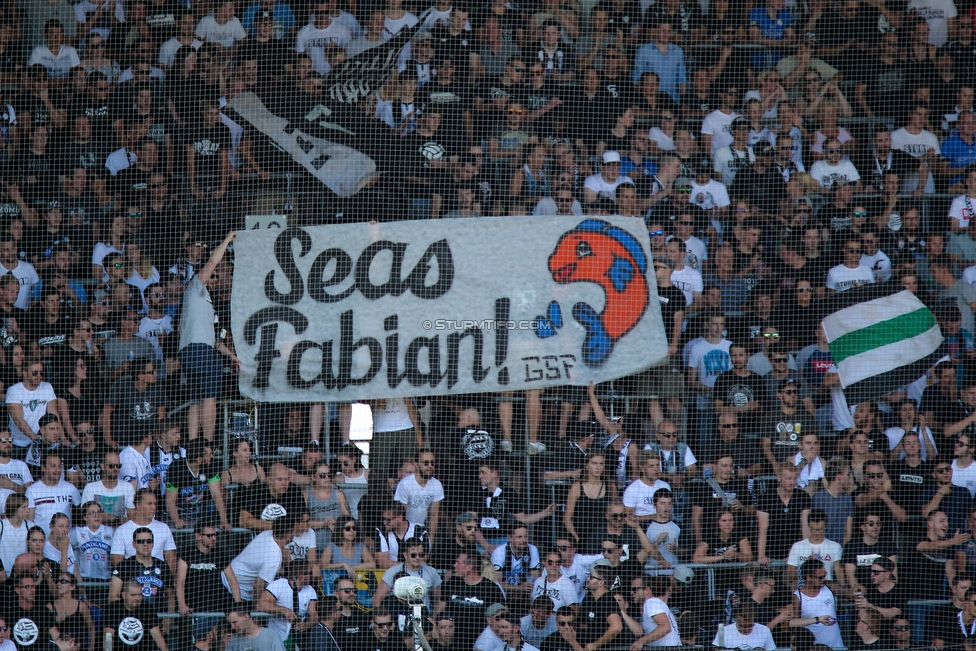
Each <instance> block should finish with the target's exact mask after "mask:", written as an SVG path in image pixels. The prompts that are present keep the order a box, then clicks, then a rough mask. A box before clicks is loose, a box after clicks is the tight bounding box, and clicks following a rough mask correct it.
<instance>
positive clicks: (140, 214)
mask: <svg viewBox="0 0 976 651" xmlns="http://www.w3.org/2000/svg"><path fill="white" fill-rule="evenodd" d="M129 217H142V211H141V210H140V211H138V212H130V213H129Z"/></svg>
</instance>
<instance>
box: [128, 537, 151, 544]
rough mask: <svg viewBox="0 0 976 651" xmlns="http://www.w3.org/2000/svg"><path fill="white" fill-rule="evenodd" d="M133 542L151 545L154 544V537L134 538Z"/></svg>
mask: <svg viewBox="0 0 976 651" xmlns="http://www.w3.org/2000/svg"><path fill="white" fill-rule="evenodd" d="M133 542H134V543H135V544H137V545H151V544H153V539H152V538H140V539H138V540H134V541H133Z"/></svg>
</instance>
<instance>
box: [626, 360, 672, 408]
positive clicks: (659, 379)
mask: <svg viewBox="0 0 976 651" xmlns="http://www.w3.org/2000/svg"><path fill="white" fill-rule="evenodd" d="M624 383H625V384H626V385H627V386H628V387H632V389H633V391H634V393H636V394H638V395H642V396H648V397H653V398H683V397H684V395H685V374H684V369H683V368H682V367H681V364H680V358H678V357H677V356H674V357H667V358H665V359H664V360H662V361H661V362H660V363H659V364H658V365H657V366H652V367H651V368H649V369H647V370H646V371H641V372H640V373H637V374H635V375H631V376H629V377H627V378H625V380H624Z"/></svg>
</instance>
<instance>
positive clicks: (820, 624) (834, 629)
mask: <svg viewBox="0 0 976 651" xmlns="http://www.w3.org/2000/svg"><path fill="white" fill-rule="evenodd" d="M838 553H839V552H838ZM826 565H827V564H826V563H825V562H823V561H821V560H818V559H815V558H811V559H809V560H806V561H804V562H803V564H802V565H801V566H800V567H799V573H798V576H799V577H800V579H802V581H803V587H801V588H800V589H799V590H797V591H796V592H794V593H793V619H791V620H790V623H789V625H790V627H791V628H792V627H800V626H802V627H805V628H806V629H807V630H808V631H810V632H811V633H813V635H814V637H815V638H816V640H817V643H818V644H825V645H826V646H829V647H831V648H836V647H842V646H844V640H843V638H842V637H841V633H840V627H838V626H837V602H836V600H835V598H834V593H833V592H832V591H831V590H830V588H828V587H827V585H826V581H828V580H829V574H828V568H827V567H826Z"/></svg>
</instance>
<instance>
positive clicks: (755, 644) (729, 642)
mask: <svg viewBox="0 0 976 651" xmlns="http://www.w3.org/2000/svg"><path fill="white" fill-rule="evenodd" d="M723 636H724V638H725V639H724V640H719V639H718V634H717V633H716V634H715V639H714V640H713V641H712V645H713V646H717V647H720V648H722V649H766V651H772V650H773V649H775V648H776V642H775V641H774V640H773V634H772V632H771V631H770V630H769V628H768V627H766V626H763V625H762V624H753V626H752V631H751V632H750V633H749V635H743V634H742V633H740V632H739V628H738V627H737V626H736V625H735V624H734V623H733V624H729V625H727V626H726V627H725V630H724V631H723Z"/></svg>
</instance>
